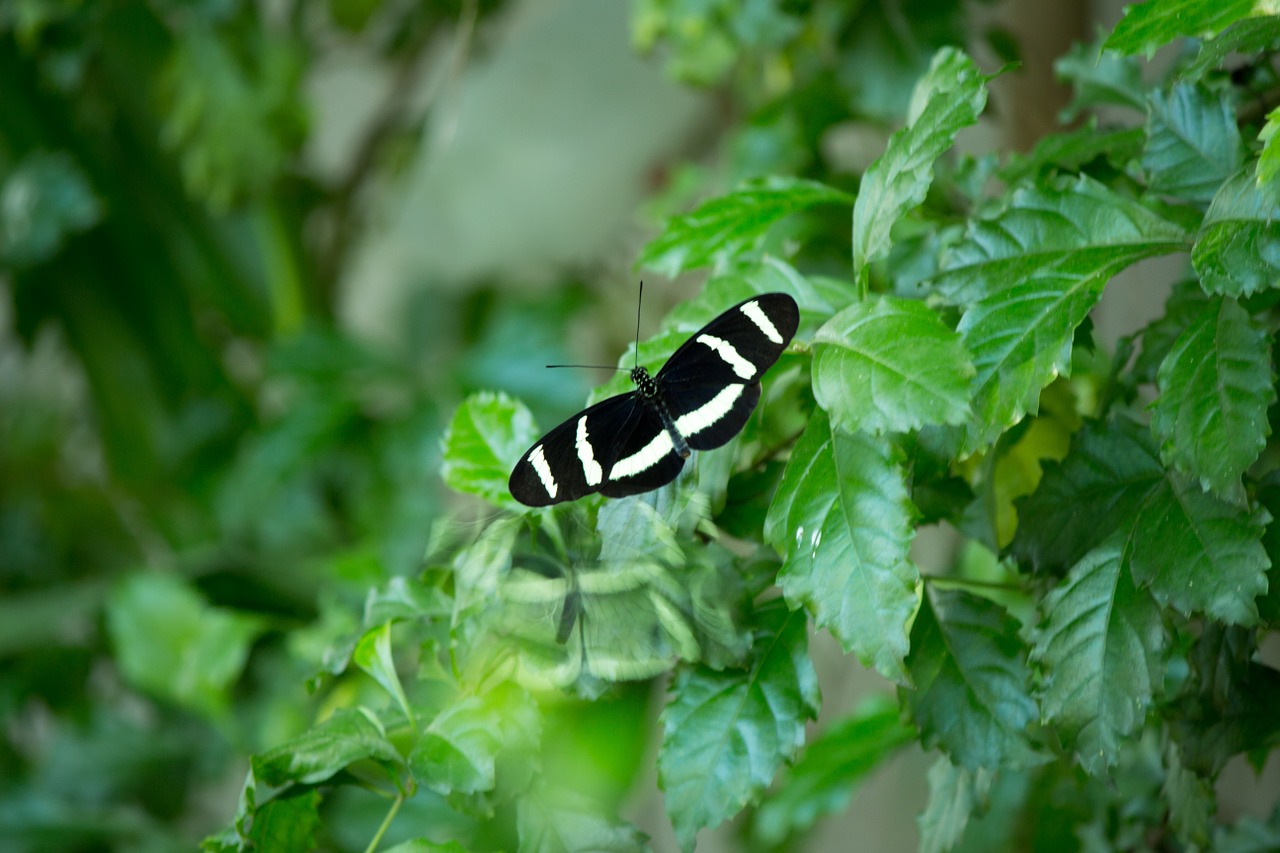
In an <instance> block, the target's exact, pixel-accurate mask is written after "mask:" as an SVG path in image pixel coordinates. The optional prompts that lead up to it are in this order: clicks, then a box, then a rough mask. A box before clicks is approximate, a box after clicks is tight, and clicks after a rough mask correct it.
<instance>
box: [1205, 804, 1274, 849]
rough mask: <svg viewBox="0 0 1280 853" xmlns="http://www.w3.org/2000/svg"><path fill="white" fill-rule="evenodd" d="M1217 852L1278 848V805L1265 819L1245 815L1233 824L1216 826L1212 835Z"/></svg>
mask: <svg viewBox="0 0 1280 853" xmlns="http://www.w3.org/2000/svg"><path fill="white" fill-rule="evenodd" d="M1213 849H1214V850H1216V851H1218V853H1270V851H1274V850H1280V805H1277V806H1276V807H1275V808H1273V809H1272V810H1271V816H1270V817H1269V818H1268V819H1267V820H1266V821H1261V820H1258V819H1257V818H1256V817H1253V816H1252V815H1246V816H1245V817H1242V818H1240V819H1239V820H1238V821H1236V823H1235V825H1233V826H1218V827H1217V828H1216V830H1215V831H1214V835H1213Z"/></svg>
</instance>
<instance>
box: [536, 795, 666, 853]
mask: <svg viewBox="0 0 1280 853" xmlns="http://www.w3.org/2000/svg"><path fill="white" fill-rule="evenodd" d="M517 808H518V811H517V814H516V832H517V833H519V835H520V846H519V847H517V848H516V849H517V850H518V851H520V853H639V851H642V850H647V849H649V848H648V845H647V844H646V843H645V841H646V838H645V835H644V833H643V832H640V831H639V830H638V829H636V828H635V827H634V826H632V825H631V824H629V823H625V822H624V821H620V820H618V819H617V818H615V817H613V816H611V815H609V814H607V813H606V812H605V810H604V809H603V808H602V807H601V806H599V805H597V804H596V803H593V802H591V801H590V800H588V799H586V798H585V797H581V796H577V795H572V794H569V793H568V792H563V791H561V792H556V793H554V794H542V793H538V794H533V795H531V796H525V797H521V798H520V801H519V803H518V804H517Z"/></svg>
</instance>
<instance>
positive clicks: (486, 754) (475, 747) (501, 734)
mask: <svg viewBox="0 0 1280 853" xmlns="http://www.w3.org/2000/svg"><path fill="white" fill-rule="evenodd" d="M541 734H542V719H541V716H540V715H539V712H538V706H537V704H536V703H535V702H534V701H533V699H532V698H531V697H530V696H529V694H528V693H526V692H525V691H524V690H522V689H520V688H517V687H512V686H508V685H503V686H499V687H497V688H495V689H494V690H491V691H489V692H487V693H484V694H481V695H466V696H460V697H459V698H457V699H456V700H454V701H453V702H451V703H450V704H449V705H447V706H445V707H444V708H443V709H442V710H441V711H440V712H439V713H438V714H436V716H435V718H433V719H432V720H431V722H430V723H429V724H428V725H427V727H426V729H425V730H424V731H423V733H422V737H421V738H419V740H418V742H417V744H415V745H414V748H413V752H411V753H410V754H409V769H410V771H412V773H413V775H414V778H415V779H416V780H417V781H418V783H419V784H420V785H423V786H424V787H426V788H428V789H429V790H432V791H435V792H436V793H438V794H474V793H478V792H481V791H490V790H493V786H494V784H495V783H496V781H497V777H496V775H495V767H496V764H497V760H498V756H499V754H500V753H501V754H513V755H516V756H520V757H522V758H524V762H525V763H527V762H528V760H529V758H528V756H530V755H531V754H532V752H533V750H535V749H536V748H537V746H538V742H539V740H540V738H541Z"/></svg>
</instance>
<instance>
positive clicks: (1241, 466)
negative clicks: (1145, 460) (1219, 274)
mask: <svg viewBox="0 0 1280 853" xmlns="http://www.w3.org/2000/svg"><path fill="white" fill-rule="evenodd" d="M1273 379H1274V377H1273V376H1272V372H1271V346H1270V337H1269V336H1268V335H1267V333H1266V332H1265V331H1264V330H1263V329H1262V328H1260V327H1259V326H1258V325H1257V324H1256V323H1255V322H1254V321H1253V320H1252V318H1250V317H1249V315H1248V314H1247V313H1245V310H1244V309H1243V308H1241V307H1240V305H1239V303H1237V302H1236V301H1235V300H1234V299H1229V298H1215V299H1212V300H1210V302H1209V303H1208V304H1207V305H1204V306H1203V307H1202V309H1201V310H1200V311H1199V313H1198V314H1197V316H1196V318H1195V319H1194V320H1193V321H1192V323H1191V325H1189V326H1188V327H1187V328H1186V330H1185V331H1183V333H1182V334H1181V335H1180V336H1179V337H1178V339H1177V341H1176V342H1175V343H1174V345H1173V348H1172V349H1171V350H1170V352H1169V354H1168V355H1167V356H1166V357H1165V359H1164V361H1163V362H1162V363H1161V364H1160V370H1159V373H1158V374H1157V379H1156V381H1157V384H1158V385H1159V388H1160V396H1159V397H1157V398H1156V400H1155V402H1153V403H1152V404H1151V430H1152V432H1153V433H1155V435H1156V438H1157V439H1159V441H1160V454H1161V456H1162V457H1163V458H1164V460H1165V461H1166V462H1168V463H1169V464H1171V465H1173V466H1174V467H1176V468H1178V469H1179V470H1180V471H1183V472H1184V473H1187V474H1190V475H1191V476H1193V477H1196V478H1198V479H1199V480H1200V482H1201V483H1202V484H1203V485H1204V486H1205V487H1206V488H1209V489H1211V490H1212V491H1213V492H1214V493H1216V494H1218V495H1219V496H1221V497H1223V498H1225V499H1227V500H1229V501H1232V502H1233V503H1237V504H1243V503H1244V501H1245V492H1244V486H1243V485H1242V483H1241V480H1240V478H1241V475H1243V474H1244V472H1245V470H1246V469H1247V468H1248V467H1249V466H1250V465H1252V464H1253V462H1254V460H1255V459H1257V458H1258V454H1259V453H1261V452H1262V448H1263V447H1264V446H1265V445H1266V440H1267V436H1268V435H1270V434H1271V425H1270V422H1269V421H1268V420H1267V409H1268V408H1269V407H1270V406H1271V404H1272V403H1274V402H1275V399H1276V393H1275V387H1274V385H1273Z"/></svg>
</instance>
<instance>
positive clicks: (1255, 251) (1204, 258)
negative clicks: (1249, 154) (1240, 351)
mask: <svg viewBox="0 0 1280 853" xmlns="http://www.w3.org/2000/svg"><path fill="white" fill-rule="evenodd" d="M1191 263H1192V265H1193V266H1194V267H1195V268H1196V272H1197V273H1199V274H1200V282H1201V285H1202V286H1203V287H1204V289H1205V291H1206V292H1207V293H1218V294H1222V295H1223V296H1234V297H1236V298H1239V297H1241V296H1248V295H1249V294H1251V293H1256V292H1257V291H1260V290H1262V289H1264V288H1269V287H1275V286H1276V283H1277V282H1280V200H1277V198H1276V194H1275V193H1266V192H1263V191H1261V190H1260V189H1258V182H1257V181H1256V180H1255V177H1254V173H1253V170H1252V169H1251V168H1249V167H1246V168H1245V169H1244V170H1243V171H1242V172H1239V173H1237V174H1236V175H1235V176H1234V177H1233V178H1231V179H1230V180H1229V181H1227V182H1226V183H1225V184H1223V185H1222V188H1221V189H1219V190H1218V194H1217V195H1215V196H1214V197H1213V202H1212V203H1211V204H1210V205H1209V212H1208V213H1206V214H1205V218H1204V223H1203V224H1202V225H1201V227H1200V233H1199V235H1198V236H1197V237H1196V243H1195V246H1194V247H1193V248H1192V250H1191Z"/></svg>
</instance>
